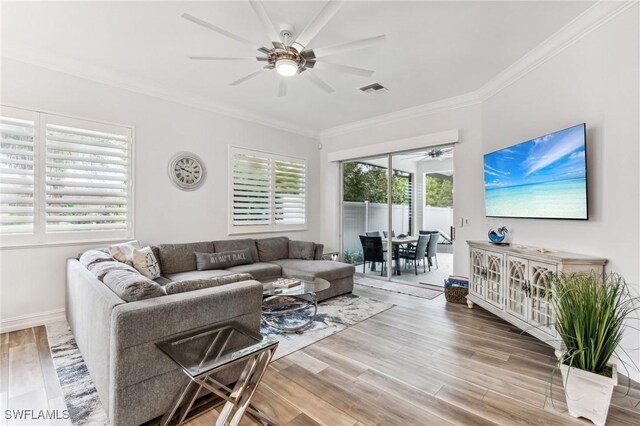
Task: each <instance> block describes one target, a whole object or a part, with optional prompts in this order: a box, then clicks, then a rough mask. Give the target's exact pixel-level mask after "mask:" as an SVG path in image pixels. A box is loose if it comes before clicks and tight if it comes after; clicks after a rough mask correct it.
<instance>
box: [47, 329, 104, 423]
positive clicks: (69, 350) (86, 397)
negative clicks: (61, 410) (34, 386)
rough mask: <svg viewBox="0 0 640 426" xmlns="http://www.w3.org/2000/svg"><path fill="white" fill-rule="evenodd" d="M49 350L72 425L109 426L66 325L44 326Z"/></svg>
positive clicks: (96, 392) (74, 341)
mask: <svg viewBox="0 0 640 426" xmlns="http://www.w3.org/2000/svg"><path fill="white" fill-rule="evenodd" d="M46 327H47V337H48V339H49V348H50V349H51V356H52V357H53V365H54V366H55V368H56V373H58V379H59V380H60V386H61V387H62V393H63V394H64V401H65V403H66V404H67V409H68V410H69V418H70V420H71V422H72V423H73V424H74V425H91V426H94V425H100V426H102V425H108V424H109V420H108V418H107V413H106V412H105V411H104V408H103V407H102V403H101V402H100V398H99V397H98V391H97V390H96V387H95V386H94V384H93V381H92V380H91V376H90V375H89V371H88V370H87V366H86V364H85V363H84V359H82V355H81V354H80V351H79V350H78V345H76V340H75V339H74V338H73V334H72V333H71V330H70V329H69V324H67V322H66V321H60V322H55V323H51V324H47V326H46Z"/></svg>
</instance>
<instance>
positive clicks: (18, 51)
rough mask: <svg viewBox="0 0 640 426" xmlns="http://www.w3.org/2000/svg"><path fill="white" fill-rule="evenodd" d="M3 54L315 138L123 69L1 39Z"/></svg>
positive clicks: (293, 127) (303, 130)
mask: <svg viewBox="0 0 640 426" xmlns="http://www.w3.org/2000/svg"><path fill="white" fill-rule="evenodd" d="M2 58H3V59H4V58H6V59H11V60H15V61H18V62H23V63H26V64H30V65H35V66H37V67H41V68H45V69H48V70H51V71H55V72H60V73H64V74H68V75H72V76H74V77H79V78H82V79H85V80H90V81H94V82H97V83H102V84H106V85H108V86H112V87H117V88H120V89H124V90H128V91H130V92H134V93H138V94H142V95H147V96H151V97H154V98H159V99H163V100H165V101H169V102H174V103H179V104H182V105H186V106H189V107H193V108H197V109H201V110H205V111H209V112H213V113H215V114H220V115H224V116H227V117H231V118H235V119H239V120H243V121H248V122H251V123H254V124H260V125H263V126H267V127H271V128H274V129H277V130H282V131H285V132H289V133H295V134H299V135H302V136H306V137H310V138H314V139H318V138H319V132H318V131H316V130H313V129H309V128H307V127H302V126H296V125H292V124H291V123H287V122H284V121H281V120H278V119H275V118H272V117H268V116H265V115H260V114H254V113H250V112H247V111H244V110H240V109H237V108H233V107H230V106H226V105H221V104H218V103H214V102H211V101H210V100H207V99H205V98H204V97H199V96H190V95H186V94H184V93H183V92H180V91H177V90H171V89H167V88H164V87H162V86H160V85H157V84H154V83H150V82H148V81H142V80H139V79H134V78H131V77H129V76H127V75H125V74H124V73H120V72H115V71H107V70H105V69H103V68H100V67H96V66H93V65H90V64H87V63H85V62H81V61H77V60H75V59H71V58H62V57H60V56H59V55H55V56H54V55H51V54H49V53H47V52H43V51H37V50H35V49H27V48H24V47H20V46H16V45H11V44H8V43H3V46H2Z"/></svg>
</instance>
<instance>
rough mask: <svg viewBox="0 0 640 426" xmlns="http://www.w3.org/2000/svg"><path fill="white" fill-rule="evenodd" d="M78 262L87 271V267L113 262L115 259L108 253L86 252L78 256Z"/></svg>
mask: <svg viewBox="0 0 640 426" xmlns="http://www.w3.org/2000/svg"><path fill="white" fill-rule="evenodd" d="M79 260H80V263H82V266H84V267H85V268H87V269H88V268H89V266H91V265H93V264H94V263H99V262H113V261H114V260H115V259H114V258H113V257H112V256H111V255H110V254H109V253H105V252H104V251H102V250H87V251H85V252H84V253H82V254H81V255H80V259H79Z"/></svg>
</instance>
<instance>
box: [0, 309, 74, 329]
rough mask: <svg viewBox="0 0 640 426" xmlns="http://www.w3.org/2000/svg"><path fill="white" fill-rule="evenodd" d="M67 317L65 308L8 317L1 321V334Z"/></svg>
mask: <svg viewBox="0 0 640 426" xmlns="http://www.w3.org/2000/svg"><path fill="white" fill-rule="evenodd" d="M65 318H66V316H65V309H64V308H61V309H54V310H52V311H45V312H38V313H35V314H29V315H22V316H19V317H13V318H7V319H3V320H2V321H0V334H2V333H8V332H10V331H16V330H22V329H25V328H30V327H35V326H37V325H43V324H47V323H50V322H55V321H61V320H64V319H65Z"/></svg>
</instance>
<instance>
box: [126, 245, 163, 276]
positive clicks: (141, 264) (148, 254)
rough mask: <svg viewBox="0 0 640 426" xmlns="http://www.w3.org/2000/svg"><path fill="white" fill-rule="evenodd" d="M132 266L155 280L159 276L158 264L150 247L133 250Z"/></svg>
mask: <svg viewBox="0 0 640 426" xmlns="http://www.w3.org/2000/svg"><path fill="white" fill-rule="evenodd" d="M132 260H133V267H134V268H136V270H137V271H138V272H140V273H141V274H142V275H144V276H145V277H147V278H149V279H152V280H155V279H156V278H158V277H159V276H160V265H158V260H157V259H156V257H155V255H154V254H153V250H151V247H145V248H141V249H134V250H133V256H132Z"/></svg>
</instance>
